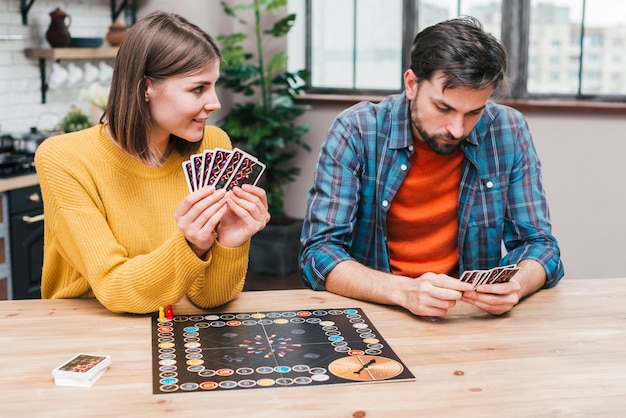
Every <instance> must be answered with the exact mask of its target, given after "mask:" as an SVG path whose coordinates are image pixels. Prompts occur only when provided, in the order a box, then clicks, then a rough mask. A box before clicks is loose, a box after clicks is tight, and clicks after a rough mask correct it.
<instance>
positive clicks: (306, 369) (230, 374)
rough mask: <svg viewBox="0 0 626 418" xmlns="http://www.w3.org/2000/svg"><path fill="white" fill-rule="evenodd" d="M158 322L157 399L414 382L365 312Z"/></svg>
mask: <svg viewBox="0 0 626 418" xmlns="http://www.w3.org/2000/svg"><path fill="white" fill-rule="evenodd" d="M170 318H171V319H166V318H163V317H157V316H155V317H153V318H152V342H153V344H152V347H153V349H152V366H153V371H152V373H153V391H154V393H155V394H166V393H176V392H178V393H180V392H198V391H219V390H233V389H254V388H267V387H288V386H292V387H294V386H311V385H328V384H348V383H365V382H384V381H386V382H389V381H407V380H414V379H415V376H414V375H413V374H412V373H411V371H410V370H409V369H408V368H407V367H406V366H405V365H404V364H403V362H402V361H401V360H400V359H399V358H398V356H397V355H396V354H395V352H394V351H393V350H392V349H391V347H389V345H388V344H387V343H386V342H385V340H384V339H383V338H382V336H381V335H380V334H379V333H378V331H377V330H376V328H374V325H373V324H372V323H371V322H370V321H369V319H368V318H367V316H366V315H365V314H364V313H363V311H361V310H360V309H359V308H348V309H316V310H292V311H272V312H248V313H217V314H194V315H173V316H171V317H170Z"/></svg>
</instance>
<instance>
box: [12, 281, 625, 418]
mask: <svg viewBox="0 0 626 418" xmlns="http://www.w3.org/2000/svg"><path fill="white" fill-rule="evenodd" d="M349 307H358V308H362V309H363V310H364V312H365V313H366V315H367V316H368V317H369V319H370V321H371V322H372V323H373V325H374V326H375V327H376V328H377V329H378V331H379V332H380V334H381V335H382V336H383V338H384V339H385V340H387V343H388V344H389V345H390V346H391V347H392V348H393V349H394V350H395V352H396V353H397V354H398V356H399V357H400V358H401V359H402V360H403V361H404V362H405V364H407V365H408V367H409V368H410V369H411V371H412V372H413V374H414V375H415V376H416V380H415V381H410V382H380V383H371V384H370V383H367V384H348V385H325V386H307V387H285V388H278V387H272V388H263V389H253V390H245V389H242V390H233V391H218V392H196V393H175V394H163V395H155V394H153V392H152V365H151V361H152V345H151V326H150V317H149V316H143V315H120V314H114V313H111V312H108V311H107V310H106V309H104V308H103V307H102V306H100V305H99V304H98V303H97V302H96V301H95V300H24V301H2V302H0V333H1V336H2V340H1V341H2V342H1V343H0V347H1V348H0V416H2V417H30V416H41V417H74V416H76V417H86V416H108V417H121V416H142V417H144V416H145V417H161V416H172V417H174V416H175V417H194V416H220V417H243V416H246V417H367V418H374V417H394V418H395V417H415V416H420V417H422V416H424V417H432V416H438V417H439V416H459V417H474V416H480V417H580V416H594V417H612V416H615V417H617V416H620V417H623V416H626V278H615V279H588V280H567V279H565V280H563V281H562V282H561V283H560V284H559V285H558V286H557V287H556V288H555V289H550V290H543V291H541V292H539V293H537V294H535V295H533V296H532V297H530V298H528V299H526V300H524V301H523V302H522V303H521V304H520V305H518V306H517V307H516V308H515V309H514V310H513V311H512V312H511V313H509V314H507V315H503V316H499V317H496V316H491V315H489V314H486V313H484V312H481V311H479V310H476V309H474V308H473V307H470V306H469V305H466V304H459V305H457V307H455V309H454V310H453V311H452V312H451V313H450V314H449V316H448V317H446V318H445V319H433V318H419V317H415V316H412V315H411V314H409V313H407V312H406V311H403V310H401V309H397V308H391V307H388V306H381V305H374V304H368V303H364V302H360V301H354V300H351V299H347V298H343V297H340V296H337V295H334V294H331V293H326V292H314V291H312V290H308V289H297V290H276V291H259V292H244V293H243V294H241V296H240V297H239V298H238V299H237V300H235V301H234V302H232V303H230V304H228V305H225V306H223V307H221V308H220V309H214V310H211V311H212V312H250V311H254V310H261V311H268V310H286V309H314V308H349ZM174 312H175V313H180V314H182V313H195V312H208V311H199V310H198V309H197V308H194V307H193V306H192V305H191V304H190V303H189V302H187V301H182V302H181V303H179V304H177V305H175V306H174ZM79 352H87V353H97V354H107V355H110V356H112V361H113V363H112V365H111V367H110V368H109V370H108V371H107V372H106V373H105V374H104V376H103V377H102V378H101V379H100V380H98V381H97V382H96V383H95V385H94V386H92V387H90V388H82V387H62V386H56V385H55V384H54V380H53V377H52V375H51V370H52V369H53V368H54V367H55V366H57V365H59V364H60V363H62V362H63V361H65V360H67V359H69V358H70V357H72V356H73V355H75V354H77V353H79Z"/></svg>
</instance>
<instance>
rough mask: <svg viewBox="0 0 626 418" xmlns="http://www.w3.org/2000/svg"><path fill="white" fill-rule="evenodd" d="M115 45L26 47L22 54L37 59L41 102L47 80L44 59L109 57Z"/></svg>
mask: <svg viewBox="0 0 626 418" xmlns="http://www.w3.org/2000/svg"><path fill="white" fill-rule="evenodd" d="M117 50H118V48H117V47H99V48H26V49H25V50H24V54H25V55H26V57H27V58H34V59H38V60H39V75H40V78H41V103H46V92H47V91H48V82H47V81H46V80H47V77H46V61H47V60H52V61H60V60H88V59H110V58H115V56H116V55H117Z"/></svg>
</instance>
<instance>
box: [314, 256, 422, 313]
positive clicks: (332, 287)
mask: <svg viewBox="0 0 626 418" xmlns="http://www.w3.org/2000/svg"><path fill="white" fill-rule="evenodd" d="M403 280H410V279H408V278H406V277H402V276H396V275H393V274H391V273H385V272H381V271H377V270H373V269H371V268H369V267H365V266H364V265H362V264H360V263H358V262H356V261H343V262H341V263H339V264H337V265H336V266H335V268H333V269H332V270H331V272H330V273H329V274H328V276H327V277H326V290H328V291H329V292H333V293H337V294H339V295H342V296H347V297H350V298H354V299H362V300H367V301H370V302H376V303H383V304H387V305H398V304H399V300H400V297H401V294H400V292H401V289H402V287H403V286H402V285H401V283H400V282H401V281H403Z"/></svg>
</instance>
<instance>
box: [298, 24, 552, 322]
mask: <svg viewBox="0 0 626 418" xmlns="http://www.w3.org/2000/svg"><path fill="white" fill-rule="evenodd" d="M506 67H507V54H506V51H505V49H504V47H503V46H502V45H501V44H500V43H499V42H498V41H497V40H496V39H495V38H494V37H493V36H491V35H490V34H487V33H486V32H484V31H483V30H482V27H481V25H480V23H479V22H478V21H476V20H474V19H472V18H458V19H452V20H449V21H445V22H441V23H439V24H436V25H434V26H431V27H429V28H426V29H425V30H423V31H422V32H420V33H418V34H417V36H416V37H415V40H414V42H413V47H412V49H411V68H410V69H408V70H406V71H405V73H404V86H405V91H404V92H403V93H401V94H398V95H394V96H389V97H387V98H385V99H384V100H383V101H381V102H380V103H378V104H372V103H367V102H363V103H359V104H357V105H355V106H353V107H351V108H349V109H347V110H346V111H344V112H342V113H341V114H340V115H339V116H338V117H337V119H336V120H335V121H334V123H333V125H332V127H331V128H330V131H329V132H328V134H327V137H326V139H325V142H324V144H323V146H322V148H321V151H320V155H319V160H318V165H317V172H316V175H315V181H314V184H313V187H312V188H311V190H310V192H309V200H308V209H307V214H306V218H305V223H304V228H303V230H302V250H301V254H300V255H301V261H300V263H301V268H302V277H303V279H304V281H305V282H306V283H307V284H308V285H309V286H310V287H311V288H313V289H316V290H324V289H326V290H328V291H330V292H334V293H338V294H341V295H344V296H348V297H352V298H357V299H363V300H368V301H372V302H377V303H384V304H392V305H399V306H402V307H404V308H406V309H407V310H409V311H410V312H412V313H414V314H416V315H424V316H444V315H446V313H447V311H448V310H449V309H450V308H452V307H453V306H454V305H455V304H456V302H457V301H463V302H466V303H470V304H472V305H475V306H477V307H478V308H481V309H483V310H485V311H488V312H490V313H493V314H502V313H505V312H508V311H510V310H511V309H512V308H513V307H514V306H515V305H516V304H517V303H518V302H519V301H520V300H521V299H522V298H523V297H525V296H528V295H530V294H532V293H534V292H536V291H537V290H539V289H541V288H542V287H545V288H548V287H553V286H555V285H556V284H557V283H558V281H559V280H560V278H561V277H562V276H563V266H562V263H561V260H560V251H559V248H558V244H557V242H556V239H555V238H554V237H553V236H552V233H551V223H550V218H549V210H548V205H547V202H546V197H545V193H544V190H543V187H542V184H541V164H540V162H539V159H538V157H537V153H536V151H535V148H534V146H533V143H532V138H531V135H530V132H529V129H528V126H527V124H526V121H525V120H524V118H523V116H522V115H521V114H520V113H519V112H517V111H515V110H514V109H511V108H508V107H505V106H501V105H497V104H495V103H492V102H489V98H490V96H491V94H492V92H493V91H494V90H495V89H496V88H498V87H500V86H501V85H502V84H503V83H504V80H505V75H506ZM502 243H504V246H505V248H506V255H504V256H503V255H502ZM513 263H516V264H518V267H519V268H520V270H519V271H518V272H517V274H516V275H514V276H513V278H512V279H511V280H510V281H509V282H507V283H499V284H485V285H480V286H478V287H477V288H476V289H475V290H472V285H471V284H469V283H465V282H461V281H460V280H458V277H459V274H460V273H462V272H463V271H466V270H475V269H489V268H492V267H495V266H498V265H507V264H513Z"/></svg>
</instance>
